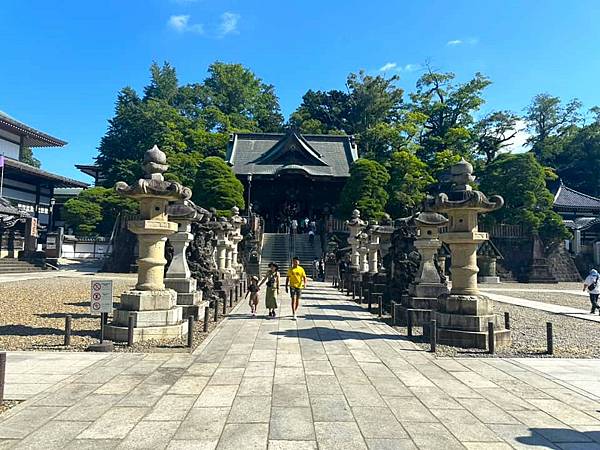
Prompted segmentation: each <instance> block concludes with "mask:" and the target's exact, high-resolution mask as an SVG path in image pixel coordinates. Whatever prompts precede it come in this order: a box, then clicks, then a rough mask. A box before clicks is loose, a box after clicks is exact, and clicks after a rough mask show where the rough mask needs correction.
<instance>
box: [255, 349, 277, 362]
mask: <svg viewBox="0 0 600 450" xmlns="http://www.w3.org/2000/svg"><path fill="white" fill-rule="evenodd" d="M276 356H277V351H276V350H253V351H252V353H251V354H250V361H252V362H257V361H275V358H276Z"/></svg>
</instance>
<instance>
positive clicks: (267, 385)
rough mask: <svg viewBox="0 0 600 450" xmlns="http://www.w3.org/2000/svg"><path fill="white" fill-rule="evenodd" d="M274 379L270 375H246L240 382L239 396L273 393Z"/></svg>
mask: <svg viewBox="0 0 600 450" xmlns="http://www.w3.org/2000/svg"><path fill="white" fill-rule="evenodd" d="M272 392H273V380H272V379H271V378H269V377H244V378H242V382H241V383H240V387H239V390H238V392H237V395H238V396H245V395H271V393H272Z"/></svg>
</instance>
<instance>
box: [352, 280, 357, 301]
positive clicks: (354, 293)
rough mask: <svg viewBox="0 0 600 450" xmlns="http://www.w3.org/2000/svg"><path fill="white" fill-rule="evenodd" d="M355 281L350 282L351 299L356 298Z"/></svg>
mask: <svg viewBox="0 0 600 450" xmlns="http://www.w3.org/2000/svg"><path fill="white" fill-rule="evenodd" d="M356 283H357V282H356V281H353V282H352V301H355V300H356Z"/></svg>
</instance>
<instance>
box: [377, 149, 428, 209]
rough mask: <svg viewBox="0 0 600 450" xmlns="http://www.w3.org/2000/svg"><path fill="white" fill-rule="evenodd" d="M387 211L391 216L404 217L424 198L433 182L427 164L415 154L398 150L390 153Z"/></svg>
mask: <svg viewBox="0 0 600 450" xmlns="http://www.w3.org/2000/svg"><path fill="white" fill-rule="evenodd" d="M388 172H389V174H390V181H389V183H388V186H387V191H388V194H389V197H390V198H389V202H388V204H387V211H388V212H389V213H390V214H391V215H392V217H406V216H409V215H411V214H412V213H414V212H415V210H416V208H417V207H418V206H419V205H420V204H421V203H422V202H423V201H424V200H425V198H426V196H427V188H428V187H429V186H430V185H431V184H433V183H434V179H433V177H431V175H430V174H429V172H428V170H427V165H426V164H425V163H424V162H423V161H421V160H420V159H419V158H418V157H417V156H416V155H414V154H412V153H410V152H407V151H405V150H400V151H397V152H394V153H392V156H391V157H390V161H389V163H388Z"/></svg>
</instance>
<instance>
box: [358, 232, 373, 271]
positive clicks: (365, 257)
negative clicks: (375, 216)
mask: <svg viewBox="0 0 600 450" xmlns="http://www.w3.org/2000/svg"><path fill="white" fill-rule="evenodd" d="M356 239H357V241H358V255H359V259H358V271H359V272H360V273H369V247H368V245H369V241H370V239H369V235H368V234H367V233H366V232H365V231H361V232H360V233H358V235H357V236H356Z"/></svg>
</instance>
